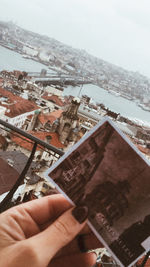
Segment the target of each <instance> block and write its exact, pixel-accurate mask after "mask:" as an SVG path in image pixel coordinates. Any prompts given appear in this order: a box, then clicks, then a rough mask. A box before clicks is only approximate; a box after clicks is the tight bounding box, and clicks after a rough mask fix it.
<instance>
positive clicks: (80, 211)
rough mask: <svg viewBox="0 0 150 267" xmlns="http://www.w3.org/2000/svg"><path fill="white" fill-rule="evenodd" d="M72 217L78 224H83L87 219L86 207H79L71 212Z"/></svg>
mask: <svg viewBox="0 0 150 267" xmlns="http://www.w3.org/2000/svg"><path fill="white" fill-rule="evenodd" d="M72 215H73V217H74V218H75V219H76V220H77V221H78V222H79V223H83V222H84V221H85V220H86V219H87V217H88V207H86V206H79V207H75V208H74V209H73V210H72Z"/></svg>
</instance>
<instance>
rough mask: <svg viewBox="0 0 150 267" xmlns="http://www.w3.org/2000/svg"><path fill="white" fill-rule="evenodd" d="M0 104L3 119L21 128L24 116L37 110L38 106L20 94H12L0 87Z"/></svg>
mask: <svg viewBox="0 0 150 267" xmlns="http://www.w3.org/2000/svg"><path fill="white" fill-rule="evenodd" d="M0 106H1V107H3V109H2V108H1V112H2V113H4V109H5V114H4V115H3V119H4V120H6V121H7V122H9V123H11V124H13V125H14V126H17V127H18V128H21V127H22V125H23V124H24V122H25V120H26V118H27V117H28V116H29V115H30V114H34V112H35V110H38V106H37V105H36V104H34V103H33V102H31V101H29V100H26V99H24V98H22V97H20V96H17V95H14V94H13V93H12V92H10V91H7V90H5V89H3V88H0Z"/></svg>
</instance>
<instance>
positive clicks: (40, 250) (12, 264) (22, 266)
mask: <svg viewBox="0 0 150 267" xmlns="http://www.w3.org/2000/svg"><path fill="white" fill-rule="evenodd" d="M72 210H73V209H72V208H71V205H70V203H69V202H68V201H67V200H66V199H65V198H64V197H63V196H62V195H60V194H57V195H52V196H48V197H44V198H42V199H38V200H33V201H30V202H27V203H25V204H22V205H19V206H16V207H13V208H11V209H9V210H7V211H5V212H4V213H2V214H0V259H1V260H0V266H2V267H30V266H32V267H46V266H50V267H57V266H60V264H61V267H63V266H65V267H70V266H71V267H73V266H74V267H75V266H78V267H79V266H82V267H84V266H86V267H87V266H91V265H93V264H94V263H95V260H96V256H95V254H94V253H89V254H88V253H81V252H80V250H79V248H78V245H77V239H75V236H76V235H77V234H78V233H79V232H80V233H81V230H82V229H83V228H84V226H85V222H83V223H79V222H78V221H77V220H76V219H75V217H76V218H77V216H75V217H74V216H73V215H72ZM78 219H79V218H78ZM80 219H82V218H80ZM82 234H83V236H84V237H85V239H86V240H87V242H86V243H87V248H89V249H90V248H95V246H96V247H98V245H99V247H101V244H100V243H99V241H98V240H97V239H96V238H94V236H93V235H92V234H91V233H90V231H89V230H87V229H86V228H85V229H84V230H83V232H82ZM72 240H73V241H72ZM92 240H93V241H92ZM70 241H72V242H71V243H70V244H69V245H68V246H67V244H68V243H69V242H70ZM89 242H90V244H92V247H91V246H89V245H88V243H89ZM92 242H93V243H92ZM63 247H64V248H63ZM62 248H63V249H62ZM58 251H59V252H58ZM54 256H55V257H54ZM52 258H53V259H52ZM48 264H49V265H48ZM80 264H81V265H80Z"/></svg>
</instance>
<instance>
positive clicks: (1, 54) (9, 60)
mask: <svg viewBox="0 0 150 267" xmlns="http://www.w3.org/2000/svg"><path fill="white" fill-rule="evenodd" d="M43 68H44V69H48V68H47V67H46V66H45V65H43V64H41V63H38V62H36V61H33V60H30V59H25V58H23V57H22V55H20V54H18V53H16V52H14V51H12V50H9V49H6V48H4V47H2V46H0V71H1V70H4V69H5V70H9V71H12V70H24V71H27V72H36V71H37V72H40V71H41V69H43ZM48 72H50V70H48ZM80 89H81V87H71V86H69V87H67V88H65V90H64V94H66V95H73V96H78V94H79V92H80ZM82 94H83V95H85V94H86V95H88V96H90V97H92V98H93V99H94V100H95V101H97V102H99V103H103V104H104V105H105V106H106V107H108V108H109V109H110V110H112V111H115V112H117V113H120V114H121V115H122V116H124V117H127V118H131V119H137V120H138V121H142V122H144V123H145V124H148V125H150V112H148V111H145V110H143V109H141V108H140V107H138V106H137V105H136V103H134V102H133V101H130V100H128V99H125V98H123V97H120V96H115V95H112V94H110V93H108V92H107V91H106V90H104V89H102V88H100V87H98V86H95V85H91V84H90V85H83V88H82V90H81V93H80V95H82Z"/></svg>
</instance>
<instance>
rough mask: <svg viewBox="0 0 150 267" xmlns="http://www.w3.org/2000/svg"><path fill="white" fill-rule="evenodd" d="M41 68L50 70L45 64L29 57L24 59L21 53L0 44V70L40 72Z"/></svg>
mask: <svg viewBox="0 0 150 267" xmlns="http://www.w3.org/2000/svg"><path fill="white" fill-rule="evenodd" d="M41 69H46V70H48V72H50V70H49V69H48V68H47V66H45V65H43V64H41V63H39V62H36V61H34V60H31V59H25V58H23V57H22V55H20V54H18V53H16V52H14V51H12V50H9V49H7V48H5V47H3V46H0V71H2V70H8V71H13V70H21V71H26V72H40V71H41Z"/></svg>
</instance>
